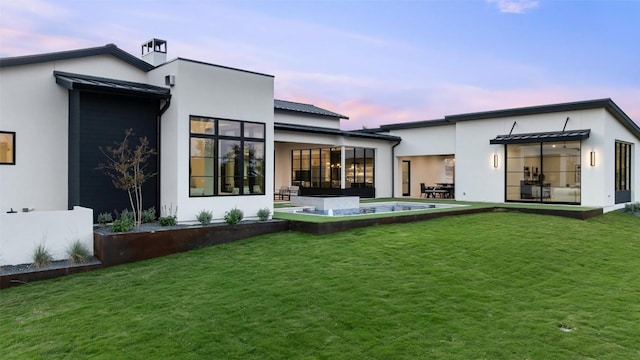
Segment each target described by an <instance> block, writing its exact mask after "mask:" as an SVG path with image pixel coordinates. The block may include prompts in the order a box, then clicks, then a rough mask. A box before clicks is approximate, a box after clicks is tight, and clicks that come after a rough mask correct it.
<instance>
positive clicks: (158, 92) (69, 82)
mask: <svg viewBox="0 0 640 360" xmlns="http://www.w3.org/2000/svg"><path fill="white" fill-rule="evenodd" d="M53 75H54V76H55V77H56V83H57V84H58V85H60V86H62V87H63V88H65V89H69V90H90V91H99V92H108V93H117V94H123V95H130V96H142V97H150V98H159V99H168V98H170V97H171V90H169V89H168V88H164V87H160V86H153V85H149V84H143V83H136V82H130V81H122V80H115V79H107V78H101V77H95V76H87V75H80V74H71V73H65V72H61V71H54V72H53Z"/></svg>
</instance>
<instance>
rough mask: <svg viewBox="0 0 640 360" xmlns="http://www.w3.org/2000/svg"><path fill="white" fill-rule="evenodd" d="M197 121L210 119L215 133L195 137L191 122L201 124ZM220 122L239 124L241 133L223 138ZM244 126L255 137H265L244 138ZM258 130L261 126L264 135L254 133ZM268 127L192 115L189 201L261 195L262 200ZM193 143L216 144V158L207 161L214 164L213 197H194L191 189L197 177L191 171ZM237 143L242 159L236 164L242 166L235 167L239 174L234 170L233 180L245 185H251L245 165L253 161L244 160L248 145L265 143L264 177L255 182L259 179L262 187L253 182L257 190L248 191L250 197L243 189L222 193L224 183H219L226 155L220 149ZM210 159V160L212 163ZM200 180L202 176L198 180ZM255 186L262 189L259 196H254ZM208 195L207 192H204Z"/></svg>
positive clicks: (263, 124) (258, 123)
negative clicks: (203, 140) (246, 182)
mask: <svg viewBox="0 0 640 360" xmlns="http://www.w3.org/2000/svg"><path fill="white" fill-rule="evenodd" d="M198 119H208V120H210V121H212V122H213V123H214V127H213V128H214V129H215V130H214V131H213V133H212V134H205V133H194V132H192V126H191V121H192V120H198ZM220 122H222V123H223V124H227V125H230V124H231V125H233V123H237V124H238V129H239V132H237V133H234V134H220V126H219V125H220ZM245 124H249V125H250V126H249V127H251V128H252V129H253V130H254V131H253V134H256V133H258V135H262V137H255V136H251V137H248V136H247V137H245V136H244V135H245ZM256 126H261V127H262V131H257V132H256V131H255V127H256ZM265 137H266V124H265V123H261V122H256V121H244V120H234V119H226V118H216V117H210V116H201V115H190V116H189V160H188V161H189V181H188V186H189V197H190V198H202V197H225V196H249V195H259V196H263V195H265V184H266V181H265V174H264V165H265V163H266V155H267V154H266V138H265ZM192 139H208V140H212V141H213V143H214V152H213V157H212V158H207V160H208V161H212V162H213V164H212V166H213V181H212V186H213V191H211V194H210V195H204V194H203V195H199V194H198V195H194V193H193V191H192V188H191V184H192V179H193V177H194V176H192V172H193V169H192V167H191V164H192V158H193V156H192V151H191V150H192V149H191V142H192ZM225 140H226V141H237V142H238V143H239V145H240V149H239V152H238V153H239V154H241V157H240V159H234V160H235V161H239V164H237V165H236V164H234V169H235V168H237V169H239V170H240V173H239V174H236V173H235V170H234V174H233V176H234V177H240V178H241V180H240V181H242V182H243V183H244V182H245V180H246V181H248V180H249V179H248V177H246V179H245V176H244V172H245V163H248V162H249V161H250V160H249V158H246V156H245V143H248V144H250V143H262V150H263V153H262V154H261V155H262V158H261V159H262V172H263V173H262V175H261V176H256V177H255V178H254V179H253V180H255V179H259V183H255V181H254V187H253V189H249V192H248V193H245V186H240V187H239V189H238V192H237V193H235V192H233V191H232V192H231V193H228V192H223V191H221V187H220V186H221V185H220V184H221V182H220V181H221V180H220V176H221V173H220V166H221V164H222V162H221V158H222V156H223V154H221V152H220V146H221V144H222V143H223V141H225ZM209 159H210V160H209ZM197 177H199V176H197ZM256 186H259V188H260V190H261V191H260V192H253V191H254V190H255V188H256ZM205 192H206V191H205Z"/></svg>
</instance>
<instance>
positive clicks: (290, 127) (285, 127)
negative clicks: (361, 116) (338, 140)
mask: <svg viewBox="0 0 640 360" xmlns="http://www.w3.org/2000/svg"><path fill="white" fill-rule="evenodd" d="M274 129H275V130H280V131H293V132H304V133H313V134H318V135H337V136H344V137H359V138H366V139H376V140H387V141H400V140H401V138H400V137H398V136H392V135H384V134H377V133H370V132H362V131H356V130H354V131H343V130H338V129H331V128H323V127H318V126H305V125H294V124H285V123H275V124H274Z"/></svg>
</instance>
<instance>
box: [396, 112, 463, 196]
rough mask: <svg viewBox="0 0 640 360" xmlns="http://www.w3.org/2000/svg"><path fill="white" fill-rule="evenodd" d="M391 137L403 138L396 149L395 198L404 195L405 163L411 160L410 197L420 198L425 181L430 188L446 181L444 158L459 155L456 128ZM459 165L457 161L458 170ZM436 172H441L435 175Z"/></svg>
mask: <svg viewBox="0 0 640 360" xmlns="http://www.w3.org/2000/svg"><path fill="white" fill-rule="evenodd" d="M389 134H390V135H394V136H399V137H401V138H402V142H400V144H399V145H398V146H396V148H395V152H394V155H395V160H394V163H395V165H394V167H393V171H394V174H395V184H394V186H395V191H394V195H395V196H396V197H400V196H402V160H410V161H411V189H410V194H411V195H410V196H419V195H420V183H421V182H424V183H425V184H426V186H434V185H435V184H436V183H438V182H444V181H443V180H444V163H443V161H444V157H441V156H440V155H453V154H455V151H456V127H455V125H453V124H451V125H441V126H429V127H421V128H413V129H398V130H392V131H390V133H389ZM433 156H435V157H433ZM457 165H458V164H457V160H456V167H457ZM434 169H436V170H437V171H436V172H434ZM456 176H457V173H456ZM456 180H457V179H456Z"/></svg>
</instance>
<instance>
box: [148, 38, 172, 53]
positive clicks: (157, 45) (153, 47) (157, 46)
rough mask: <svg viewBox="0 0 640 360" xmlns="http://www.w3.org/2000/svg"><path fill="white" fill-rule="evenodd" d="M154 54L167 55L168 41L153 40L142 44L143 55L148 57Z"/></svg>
mask: <svg viewBox="0 0 640 360" xmlns="http://www.w3.org/2000/svg"><path fill="white" fill-rule="evenodd" d="M153 52H157V53H162V54H166V53H167V41H166V40H162V39H156V38H153V39H151V40H148V41H145V42H144V43H142V55H143V56H144V55H147V54H150V53H153Z"/></svg>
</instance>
